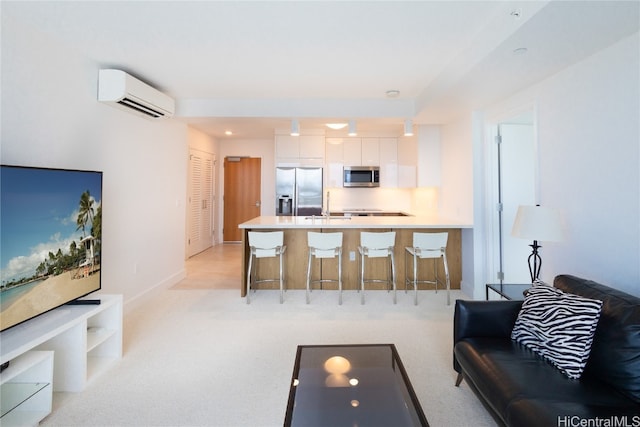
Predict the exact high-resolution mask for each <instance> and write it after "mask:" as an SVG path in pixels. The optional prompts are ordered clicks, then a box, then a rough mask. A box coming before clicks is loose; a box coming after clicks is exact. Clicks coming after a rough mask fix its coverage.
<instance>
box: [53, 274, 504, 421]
mask: <svg viewBox="0 0 640 427" xmlns="http://www.w3.org/2000/svg"><path fill="white" fill-rule="evenodd" d="M204 268H205V267H203V269H204ZM201 273H202V272H195V271H191V272H190V275H195V276H200V274H201ZM205 276H206V275H205ZM198 280H205V279H204V278H203V277H200V278H199V279H198ZM461 297H463V295H462V294H461V293H460V291H453V292H452V300H455V298H461ZM419 298H420V304H419V305H418V306H417V307H416V306H414V305H413V298H412V295H411V294H405V293H404V292H399V294H398V304H397V305H394V304H393V303H392V300H391V296H390V295H389V294H388V293H387V292H385V291H370V292H367V304H366V305H364V306H363V305H361V304H360V298H359V294H358V293H357V292H356V291H348V292H345V294H344V303H343V305H342V306H338V304H337V292H336V291H326V290H325V291H314V292H313V294H312V300H311V304H309V305H307V304H305V301H304V291H301V290H295V291H293V290H291V291H288V292H286V296H285V302H284V304H279V302H278V301H279V298H278V291H274V290H260V291H257V292H256V293H255V294H254V296H253V297H252V300H251V304H250V305H247V304H246V302H245V300H244V299H243V298H240V296H239V291H238V290H237V289H199V290H198V289H191V290H187V289H168V290H166V291H163V292H161V293H160V294H158V295H157V296H156V297H155V298H152V299H150V300H149V301H148V302H146V303H144V304H142V305H141V306H140V307H139V308H137V309H136V310H135V311H134V312H132V313H130V314H129V315H128V316H127V317H126V318H125V320H124V357H123V359H122V360H121V361H120V362H119V363H118V364H116V365H115V366H114V367H113V368H112V369H111V370H110V371H108V373H105V374H103V375H101V376H98V377H96V378H94V379H92V381H91V382H90V383H89V385H88V386H87V388H86V389H85V391H83V392H82V393H55V397H54V411H53V413H52V414H51V415H50V416H49V417H47V418H46V419H45V420H44V421H43V423H42V425H44V426H229V427H233V426H251V427H255V426H281V425H282V423H283V420H284V415H285V410H286V406H287V398H288V394H289V385H290V381H291V375H292V371H293V362H294V359H295V353H296V348H297V346H298V345H300V344H345V343H355V344H357V343H393V344H395V345H396V347H397V349H398V352H399V354H400V357H401V358H402V361H403V363H404V366H405V368H406V370H407V373H408V375H409V377H410V379H411V382H412V385H413V387H414V389H415V390H416V394H417V396H418V399H419V401H420V403H421V405H422V407H423V410H424V412H425V414H426V416H427V419H428V420H429V423H430V425H431V426H435V427H438V426H456V427H458V426H495V423H494V421H493V420H492V419H491V417H490V416H489V415H488V413H487V412H486V410H485V409H484V407H483V406H482V405H481V404H480V402H479V401H478V399H477V398H476V397H475V395H474V394H473V393H472V392H471V390H470V389H469V387H468V386H467V385H466V384H465V383H464V382H463V384H462V385H461V386H460V387H455V386H454V381H455V377H456V375H455V372H454V371H453V369H452V367H451V347H452V315H453V305H451V306H446V305H445V298H446V294H445V292H442V291H441V292H438V293H437V294H436V293H435V292H433V291H421V292H420V294H419Z"/></svg>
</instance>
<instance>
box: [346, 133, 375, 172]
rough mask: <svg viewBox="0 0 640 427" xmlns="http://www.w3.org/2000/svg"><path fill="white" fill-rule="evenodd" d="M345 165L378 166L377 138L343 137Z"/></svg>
mask: <svg viewBox="0 0 640 427" xmlns="http://www.w3.org/2000/svg"><path fill="white" fill-rule="evenodd" d="M344 164H345V165H346V166H380V141H379V138H344Z"/></svg>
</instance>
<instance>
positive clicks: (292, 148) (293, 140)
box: [276, 135, 300, 159]
mask: <svg viewBox="0 0 640 427" xmlns="http://www.w3.org/2000/svg"><path fill="white" fill-rule="evenodd" d="M299 138H300V137H299V136H291V135H276V157H277V158H282V159H298V158H300V141H299Z"/></svg>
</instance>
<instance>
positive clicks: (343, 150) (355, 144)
mask: <svg viewBox="0 0 640 427" xmlns="http://www.w3.org/2000/svg"><path fill="white" fill-rule="evenodd" d="M325 152H326V161H325V163H326V168H327V181H326V182H325V185H326V186H327V187H342V185H343V183H342V179H343V176H342V168H343V167H344V166H379V167H380V186H381V187H398V186H399V184H400V182H399V175H398V173H399V164H398V139H397V138H392V137H389V138H385V137H381V138H375V137H366V138H365V137H363V138H354V137H345V138H327V139H326V147H325ZM410 157H411V156H410ZM414 161H415V159H414ZM413 171H414V176H415V167H414V169H413ZM405 186H415V178H414V181H413V182H412V183H410V185H406V184H405Z"/></svg>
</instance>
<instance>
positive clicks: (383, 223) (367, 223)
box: [239, 215, 472, 296]
mask: <svg viewBox="0 0 640 427" xmlns="http://www.w3.org/2000/svg"><path fill="white" fill-rule="evenodd" d="M471 227H472V225H470V224H465V223H461V222H459V221H450V220H446V219H443V218H436V217H426V216H385V215H381V216H331V217H328V218H327V217H303V216H259V217H256V218H254V219H252V220H250V221H247V222H245V223H242V224H240V225H239V228H241V229H242V231H243V233H242V244H243V246H244V250H243V253H242V272H243V274H242V287H241V296H245V294H246V288H247V268H248V264H249V245H248V238H247V236H248V234H247V233H248V232H249V231H283V232H284V244H285V245H286V246H287V250H286V252H285V255H284V256H285V260H284V263H285V265H284V269H285V272H284V277H285V281H286V283H285V284H286V288H287V289H305V288H306V277H307V262H308V261H307V256H308V249H307V248H308V247H307V232H309V231H316V232H323V231H324V232H328V233H329V232H337V231H341V232H343V233H344V235H343V242H342V281H343V284H342V286H343V289H344V290H355V289H359V284H358V263H357V252H358V245H359V243H360V232H361V231H372V232H383V231H395V232H396V245H395V250H394V256H395V264H396V284H397V287H398V289H404V281H405V247H406V246H412V241H413V240H412V239H413V233H414V232H424V233H428V232H444V231H446V232H448V233H449V240H448V243H447V261H448V264H449V276H450V281H451V289H460V281H461V280H462V249H461V246H462V238H461V234H462V233H461V230H462V229H463V228H471ZM312 262H314V263H315V264H314V266H313V277H312V279H313V280H318V279H321V278H322V279H335V278H336V276H337V259H314V260H313V261H312ZM420 262H421V263H423V264H424V265H423V264H420V274H419V279H421V280H424V279H425V278H428V279H430V280H432V279H433V260H429V259H426V260H421V261H420ZM257 264H258V265H257V267H256V268H257V270H256V273H257V275H258V277H260V278H274V277H277V276H278V264H277V260H276V259H275V258H262V259H259V260H258V263H257ZM385 265H386V264H385V260H382V259H373V260H369V261H368V262H367V271H366V272H365V276H366V277H370V275H376V276H378V277H386V276H385V273H384V271H385V270H384V269H385ZM409 265H410V264H409ZM437 268H438V277H439V278H442V279H444V277H445V275H444V269H443V267H442V263H441V262H439V263H437ZM426 286H431V289H433V285H426ZM277 287H278V284H277V283H273V284H261V285H259V286H258V289H260V288H262V289H269V288H271V289H276V288H277ZM323 287H324V289H337V285H335V284H324V286H323ZM376 287H377V289H383V288H384V285H377V284H367V285H366V288H367V289H376ZM420 289H429V288H427V287H425V285H421V287H420Z"/></svg>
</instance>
